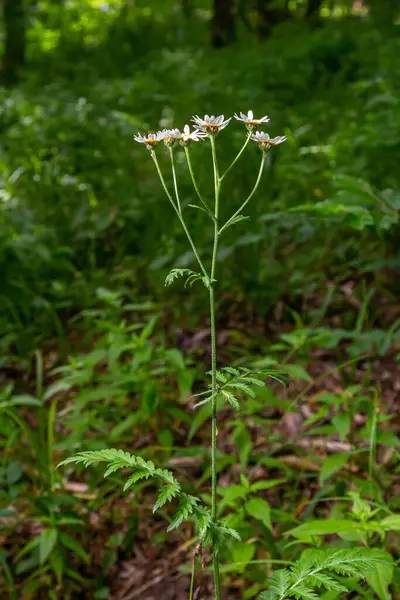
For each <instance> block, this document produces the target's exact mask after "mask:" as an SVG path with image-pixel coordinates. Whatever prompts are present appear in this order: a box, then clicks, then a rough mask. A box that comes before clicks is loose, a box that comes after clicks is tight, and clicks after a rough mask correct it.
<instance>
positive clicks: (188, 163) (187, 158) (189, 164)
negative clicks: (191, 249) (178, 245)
mask: <svg viewBox="0 0 400 600" xmlns="http://www.w3.org/2000/svg"><path fill="white" fill-rule="evenodd" d="M184 148H185V155H186V161H187V165H188V168H189V173H190V177H191V178H192V183H193V187H194V189H195V191H196V194H197V196H198V198H199V200H200V202H201V203H202V205H203V206H204V208H205V210H206V212H207V213H208V214H209V215H210V217H211V218H212V220H213V221H215V217H214V214H213V212H212V210H211V208H210V207H209V206H208V204H207V202H206V201H205V200H204V199H203V196H202V195H201V193H200V190H199V188H198V185H197V181H196V178H195V176H194V171H193V167H192V161H191V159H190V152H189V147H188V146H184Z"/></svg>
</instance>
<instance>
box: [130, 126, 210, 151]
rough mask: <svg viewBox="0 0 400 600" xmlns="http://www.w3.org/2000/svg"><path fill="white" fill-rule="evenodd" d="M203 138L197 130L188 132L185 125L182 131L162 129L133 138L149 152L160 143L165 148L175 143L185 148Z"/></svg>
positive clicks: (188, 128) (188, 129) (203, 134)
mask: <svg viewBox="0 0 400 600" xmlns="http://www.w3.org/2000/svg"><path fill="white" fill-rule="evenodd" d="M204 137H206V134H205V133H204V132H202V131H200V130H199V129H194V130H193V131H190V127H189V125H185V127H184V128H183V131H180V130H179V129H163V130H161V131H157V132H156V133H149V134H147V135H141V134H140V133H139V134H138V135H135V136H134V138H135V140H136V141H137V142H139V143H140V144H144V145H145V146H146V147H147V148H148V150H150V151H151V150H153V147H154V146H155V145H157V144H159V143H160V142H164V143H165V144H166V145H167V146H172V145H173V144H175V142H179V143H180V144H182V146H186V145H187V144H188V143H189V142H199V141H200V140H201V139H203V138H204Z"/></svg>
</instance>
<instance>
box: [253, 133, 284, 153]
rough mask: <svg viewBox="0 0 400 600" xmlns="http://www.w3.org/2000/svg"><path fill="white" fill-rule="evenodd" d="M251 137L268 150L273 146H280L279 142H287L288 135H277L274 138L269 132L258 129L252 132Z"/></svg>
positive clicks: (264, 149)
mask: <svg viewBox="0 0 400 600" xmlns="http://www.w3.org/2000/svg"><path fill="white" fill-rule="evenodd" d="M251 139H252V140H253V141H254V142H257V144H258V145H259V147H260V149H261V150H262V151H263V152H265V151H266V150H270V148H272V147H273V146H278V144H282V143H283V142H286V140H287V137H286V135H277V136H276V137H274V138H271V137H270V136H269V135H268V133H263V132H261V131H256V132H255V133H253V134H252V136H251Z"/></svg>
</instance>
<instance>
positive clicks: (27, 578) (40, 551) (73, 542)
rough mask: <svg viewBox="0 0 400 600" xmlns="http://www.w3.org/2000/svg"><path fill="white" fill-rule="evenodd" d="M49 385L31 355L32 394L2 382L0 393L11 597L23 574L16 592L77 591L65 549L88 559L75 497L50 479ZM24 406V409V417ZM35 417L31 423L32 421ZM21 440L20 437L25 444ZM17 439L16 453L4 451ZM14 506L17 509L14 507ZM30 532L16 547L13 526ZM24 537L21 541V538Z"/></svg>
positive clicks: (0, 502) (0, 559)
mask: <svg viewBox="0 0 400 600" xmlns="http://www.w3.org/2000/svg"><path fill="white" fill-rule="evenodd" d="M54 395H55V394H54V390H52V389H51V387H50V388H45V387H44V385H43V361H42V356H41V354H40V353H37V354H36V391H35V395H31V394H23V395H18V394H15V393H14V390H13V386H12V385H8V386H6V387H5V389H4V390H3V392H2V393H1V394H0V417H1V419H0V440H2V439H3V438H4V439H5V440H6V443H5V446H6V450H7V451H8V452H5V453H4V458H2V461H1V463H2V464H1V465H0V517H3V518H5V522H4V525H3V524H2V529H3V531H4V534H5V539H6V545H8V544H9V543H10V544H11V545H12V552H11V554H10V558H11V556H12V562H11V560H10V561H8V560H7V555H4V556H2V555H0V564H2V565H3V570H4V572H5V575H6V583H7V591H8V592H9V594H10V598H14V597H16V593H17V589H18V588H17V583H16V582H17V581H18V580H19V578H20V577H23V584H22V586H21V592H22V594H23V595H24V596H25V595H26V597H27V598H31V597H36V596H34V595H35V594H37V593H39V591H45V592H46V593H47V595H48V596H47V597H48V598H50V599H51V600H56V599H57V598H58V597H59V595H58V593H62V594H63V598H65V599H69V598H72V597H74V594H76V593H78V592H79V591H80V589H81V588H82V584H83V583H84V578H83V577H82V576H81V575H80V573H79V572H78V569H77V568H76V567H75V566H73V565H72V564H71V553H74V554H75V555H76V556H77V557H78V559H79V561H83V562H84V563H86V564H88V563H89V557H88V555H87V553H86V552H85V550H84V549H83V547H82V546H81V544H80V542H79V541H78V540H77V539H76V530H77V528H79V527H80V528H81V527H82V525H84V521H83V520H82V518H81V517H80V514H79V510H77V504H78V502H79V501H78V499H77V498H76V497H75V496H74V495H73V494H69V493H67V492H66V491H65V490H60V488H59V486H58V485H57V482H56V481H55V477H54V475H55V473H54V465H53V460H54V458H53V452H54V432H55V419H56V410H57V403H58V401H57V398H55V397H54ZM26 411H29V417H30V418H27V413H26ZM32 420H33V421H34V422H37V426H36V427H35V426H34V424H33V423H32ZM21 439H22V440H24V442H26V444H27V445H26V447H25V446H24V443H23V442H21ZM18 444H19V446H20V447H19V448H18V450H20V449H21V448H23V453H21V454H19V453H17V455H16V457H17V458H11V459H8V457H7V455H8V454H9V453H10V454H11V452H12V451H13V447H14V446H17V445H18ZM16 506H17V507H18V508H19V509H20V510H16V509H15V508H16ZM31 524H33V530H34V531H35V533H34V534H33V535H32V536H30V539H29V540H28V541H27V542H26V543H24V544H23V546H22V547H20V548H17V547H16V544H14V537H15V536H17V539H18V534H17V529H18V528H21V527H28V528H31V527H32V525H31ZM24 542H25V540H24Z"/></svg>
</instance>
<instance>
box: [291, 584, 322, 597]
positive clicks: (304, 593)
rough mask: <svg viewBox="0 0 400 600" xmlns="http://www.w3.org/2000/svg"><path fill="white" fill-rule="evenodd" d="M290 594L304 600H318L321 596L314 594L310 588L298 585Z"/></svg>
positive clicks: (292, 588)
mask: <svg viewBox="0 0 400 600" xmlns="http://www.w3.org/2000/svg"><path fill="white" fill-rule="evenodd" d="M290 593H291V595H292V596H295V597H296V598H302V599H303V600H318V598H319V596H318V595H317V594H316V593H315V592H313V591H312V590H311V589H310V588H307V587H305V586H304V585H296V586H294V587H291V588H290Z"/></svg>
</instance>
